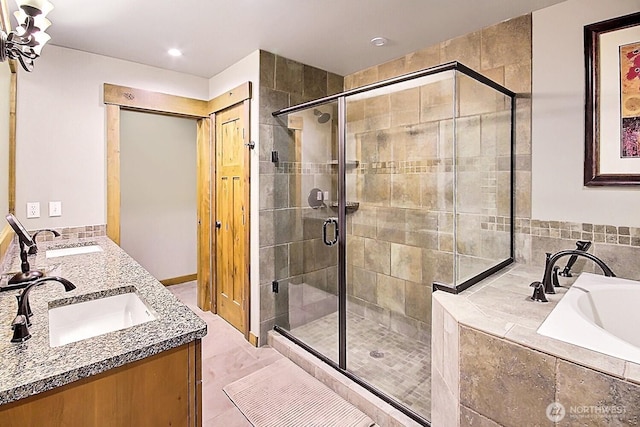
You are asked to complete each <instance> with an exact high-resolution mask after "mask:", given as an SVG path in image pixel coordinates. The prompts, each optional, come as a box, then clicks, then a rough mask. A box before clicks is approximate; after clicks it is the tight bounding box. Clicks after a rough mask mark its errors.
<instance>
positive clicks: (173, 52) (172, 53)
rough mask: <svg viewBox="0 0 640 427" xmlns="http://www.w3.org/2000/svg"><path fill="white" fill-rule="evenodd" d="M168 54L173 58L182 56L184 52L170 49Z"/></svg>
mask: <svg viewBox="0 0 640 427" xmlns="http://www.w3.org/2000/svg"><path fill="white" fill-rule="evenodd" d="M167 53H168V54H169V55H171V56H182V52H180V50H179V49H169V50H168V51H167Z"/></svg>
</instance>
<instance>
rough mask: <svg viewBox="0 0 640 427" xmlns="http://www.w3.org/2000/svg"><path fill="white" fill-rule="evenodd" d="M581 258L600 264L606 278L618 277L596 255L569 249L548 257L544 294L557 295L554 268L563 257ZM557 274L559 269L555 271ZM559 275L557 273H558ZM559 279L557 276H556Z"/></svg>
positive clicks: (544, 278) (543, 278) (544, 277)
mask: <svg viewBox="0 0 640 427" xmlns="http://www.w3.org/2000/svg"><path fill="white" fill-rule="evenodd" d="M568 255H571V256H581V257H585V258H588V259H590V260H591V261H593V262H595V263H596V264H598V266H599V267H600V268H601V269H602V272H603V273H604V275H605V276H607V277H616V275H615V274H613V271H611V269H610V268H609V266H608V265H607V264H605V263H604V261H602V260H601V259H600V258H598V257H597V256H595V255H592V254H590V253H589V252H585V251H581V250H579V249H568V250H565V251H560V252H556V253H555V254H554V255H551V256H549V257H548V259H547V263H546V265H545V268H544V276H543V277H542V285H543V287H544V292H545V293H547V294H555V293H556V290H555V289H554V286H553V285H554V283H553V278H552V276H553V273H554V271H553V268H554V267H553V266H554V265H555V263H556V262H557V261H558V260H559V259H560V258H562V257H565V256H568ZM555 271H556V272H557V269H556V270H555ZM556 274H557V273H556ZM556 277H557V276H556Z"/></svg>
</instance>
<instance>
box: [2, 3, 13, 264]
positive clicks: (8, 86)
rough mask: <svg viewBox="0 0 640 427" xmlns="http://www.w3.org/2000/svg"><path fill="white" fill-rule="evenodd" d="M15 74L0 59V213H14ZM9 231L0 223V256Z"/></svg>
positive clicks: (4, 9)
mask: <svg viewBox="0 0 640 427" xmlns="http://www.w3.org/2000/svg"><path fill="white" fill-rule="evenodd" d="M0 27H1V28H2V30H4V31H6V29H7V28H10V24H9V14H8V8H7V2H6V0H0ZM16 89H17V75H16V64H15V61H5V62H0V213H1V214H2V215H3V216H4V215H6V214H7V213H15V190H16V186H15V182H16V181H15V177H16V170H15V147H16V140H15V135H16V132H15V129H16V114H15V113H16ZM12 237H13V231H12V230H11V227H9V225H8V224H7V225H2V226H0V259H2V256H3V255H4V253H5V251H6V250H7V247H8V246H9V242H10V241H11V238H12Z"/></svg>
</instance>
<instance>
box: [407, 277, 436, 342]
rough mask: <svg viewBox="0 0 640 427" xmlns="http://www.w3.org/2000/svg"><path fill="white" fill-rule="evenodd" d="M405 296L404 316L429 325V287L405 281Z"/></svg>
mask: <svg viewBox="0 0 640 427" xmlns="http://www.w3.org/2000/svg"><path fill="white" fill-rule="evenodd" d="M405 295H406V298H405V306H404V312H405V314H406V315H407V316H409V317H412V318H414V319H416V320H419V321H421V322H424V323H428V324H431V302H432V301H431V285H430V284H426V283H415V282H410V281H407V282H406V283H405ZM432 349H433V347H432Z"/></svg>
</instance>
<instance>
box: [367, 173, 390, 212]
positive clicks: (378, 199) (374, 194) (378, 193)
mask: <svg viewBox="0 0 640 427" xmlns="http://www.w3.org/2000/svg"><path fill="white" fill-rule="evenodd" d="M362 195H363V200H364V201H365V202H367V203H371V204H373V205H377V206H389V201H390V199H391V176H390V175H389V174H374V175H365V177H364V183H363V188H362Z"/></svg>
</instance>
